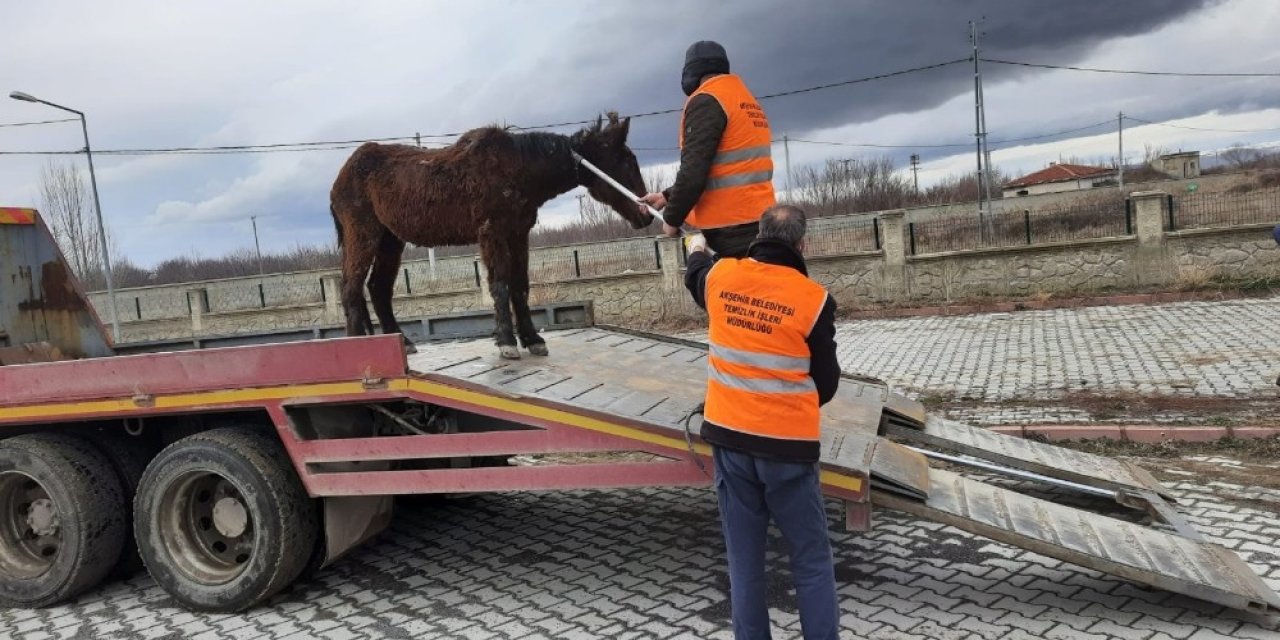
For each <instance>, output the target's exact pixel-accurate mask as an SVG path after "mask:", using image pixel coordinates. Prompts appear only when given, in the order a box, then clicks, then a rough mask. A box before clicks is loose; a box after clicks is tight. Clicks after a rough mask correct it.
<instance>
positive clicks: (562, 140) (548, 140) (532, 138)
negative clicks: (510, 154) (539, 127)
mask: <svg viewBox="0 0 1280 640" xmlns="http://www.w3.org/2000/svg"><path fill="white" fill-rule="evenodd" d="M511 143H512V145H514V146H515V148H516V153H519V154H520V159H521V160H525V161H529V162H533V161H546V160H547V159H548V158H563V159H565V160H568V159H569V152H570V151H571V150H572V149H573V147H572V145H571V144H570V142H569V138H568V136H563V135H560V134H558V133H547V132H545V131H530V132H527V133H513V134H511Z"/></svg>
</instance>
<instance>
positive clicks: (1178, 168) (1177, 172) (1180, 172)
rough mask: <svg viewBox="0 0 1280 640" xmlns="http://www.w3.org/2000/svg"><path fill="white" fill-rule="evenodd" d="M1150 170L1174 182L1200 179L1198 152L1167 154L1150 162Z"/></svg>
mask: <svg viewBox="0 0 1280 640" xmlns="http://www.w3.org/2000/svg"><path fill="white" fill-rule="evenodd" d="M1151 168H1152V169H1155V170H1156V171H1159V172H1160V173H1163V174H1165V175H1166V176H1169V177H1170V178H1173V179H1175V180H1181V179H1182V178H1198V177H1200V152H1199V151H1179V152H1177V153H1167V154H1165V155H1162V156H1160V157H1159V158H1156V159H1155V160H1152V161H1151Z"/></svg>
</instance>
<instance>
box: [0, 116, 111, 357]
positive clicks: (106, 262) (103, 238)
mask: <svg viewBox="0 0 1280 640" xmlns="http://www.w3.org/2000/svg"><path fill="white" fill-rule="evenodd" d="M9 97H10V98H13V99H14V100H22V101H24V102H38V103H40V104H43V105H48V106H50V107H53V108H54V109H61V110H63V111H68V112H71V113H74V114H76V115H77V116H80V130H81V131H82V132H83V133H84V155H85V157H86V158H88V159H89V184H91V185H92V186H93V211H94V213H95V214H97V216H98V244H99V245H100V246H101V247H102V267H103V270H104V271H105V272H106V275H107V300H108V302H109V304H110V305H111V343H112V345H115V344H119V342H120V318H119V314H118V313H117V311H116V286H115V278H113V277H112V273H111V254H110V253H109V251H108V250H107V231H106V228H105V227H103V225H102V204H101V203H100V202H99V201H98V177H97V175H95V174H94V172H93V151H92V149H90V147H89V125H88V123H87V122H86V121H85V117H84V112H83V111H76V110H75V109H72V108H70V107H64V106H62V105H60V104H54V103H52V102H49V101H48V100H41V99H40V98H37V97H35V96H33V95H30V94H27V93H23V92H21V91H14V92H11V93H10V94H9Z"/></svg>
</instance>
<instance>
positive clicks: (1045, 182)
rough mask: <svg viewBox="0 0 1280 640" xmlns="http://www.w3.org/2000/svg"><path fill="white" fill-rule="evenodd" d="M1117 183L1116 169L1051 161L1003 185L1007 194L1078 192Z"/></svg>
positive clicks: (1006, 195)
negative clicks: (1037, 169)
mask: <svg viewBox="0 0 1280 640" xmlns="http://www.w3.org/2000/svg"><path fill="white" fill-rule="evenodd" d="M1114 184H1116V170H1115V169H1110V168H1107V167H1090V166H1088V165H1083V164H1063V163H1058V162H1050V163H1049V166H1048V167H1047V168H1045V169H1041V170H1039V171H1037V172H1035V173H1030V174H1027V175H1025V176H1022V177H1021V178H1018V179H1017V180H1014V181H1012V182H1007V183H1005V185H1004V197H1006V198H1009V197H1012V196H1030V195H1035V194H1037V193H1057V192H1059V191H1077V190H1080V189H1092V188H1094V187H1109V186H1111V185H1114Z"/></svg>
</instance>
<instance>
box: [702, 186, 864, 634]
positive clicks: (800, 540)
mask: <svg viewBox="0 0 1280 640" xmlns="http://www.w3.org/2000/svg"><path fill="white" fill-rule="evenodd" d="M759 227H760V231H759V236H758V239H757V240H756V241H755V242H754V243H752V244H751V246H750V249H749V250H748V257H746V258H741V259H739V258H721V259H717V260H712V258H711V257H710V256H708V255H707V253H706V252H705V251H704V250H703V249H704V246H703V243H702V239H701V238H700V237H698V236H694V237H693V239H692V241H691V243H690V245H691V246H690V249H691V253H690V254H689V259H688V271H687V272H686V275H685V286H686V287H688V289H689V291H690V293H692V294H693V299H694V302H696V303H697V304H698V306H700V307H703V308H704V309H706V310H707V316H708V326H709V338H710V342H711V348H710V351H709V352H708V357H707V361H708V368H707V372H708V379H707V395H706V402H705V408H704V410H703V422H702V439H703V440H705V441H706V442H707V443H709V444H710V445H711V446H712V451H713V457H714V460H715V486H716V494H717V496H718V498H719V501H720V519H721V524H722V526H723V529H724V538H725V548H726V551H727V554H726V555H727V556H728V558H729V591H730V601H731V604H732V611H733V631H734V636H735V637H736V638H738V639H739V640H742V639H744V638H768V637H769V608H768V604H767V603H766V600H765V588H766V586H767V585H768V580H767V579H766V577H765V563H764V559H765V546H766V531H767V529H768V526H769V519H770V517H772V518H773V521H774V523H775V524H776V525H777V526H778V529H780V530H781V531H782V535H783V537H785V538H786V539H787V544H788V547H789V548H790V553H791V573H792V576H791V577H792V581H793V582H794V584H795V588H796V599H797V600H798V604H799V609H800V625H801V627H802V629H803V631H804V637H805V638H823V639H827V638H830V639H832V640H834V638H836V636H837V634H838V630H839V619H840V617H839V613H838V611H837V609H836V591H835V575H834V567H833V566H832V560H831V544H830V542H829V541H828V539H827V516H826V511H825V509H824V508H823V500H822V492H821V490H820V488H819V484H818V455H819V453H820V447H819V431H820V428H819V424H820V420H821V416H820V414H819V409H818V408H819V407H820V406H821V405H823V404H825V403H826V402H827V401H828V400H830V399H831V398H832V396H834V395H835V392H836V388H837V386H838V385H839V382H840V365H839V363H838V362H837V361H836V342H835V311H836V305H835V301H833V300H832V298H831V296H830V295H829V294H828V293H827V291H826V289H823V288H822V285H819V284H818V283H816V282H814V281H813V280H810V279H809V277H808V272H807V271H806V269H805V263H804V258H803V257H802V252H803V249H804V230H805V216H804V212H803V211H801V210H800V209H799V208H797V207H793V206H790V205H775V206H773V207H770V208H769V209H768V210H766V211H765V212H764V215H763V216H762V217H761V218H760V224H759Z"/></svg>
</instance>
